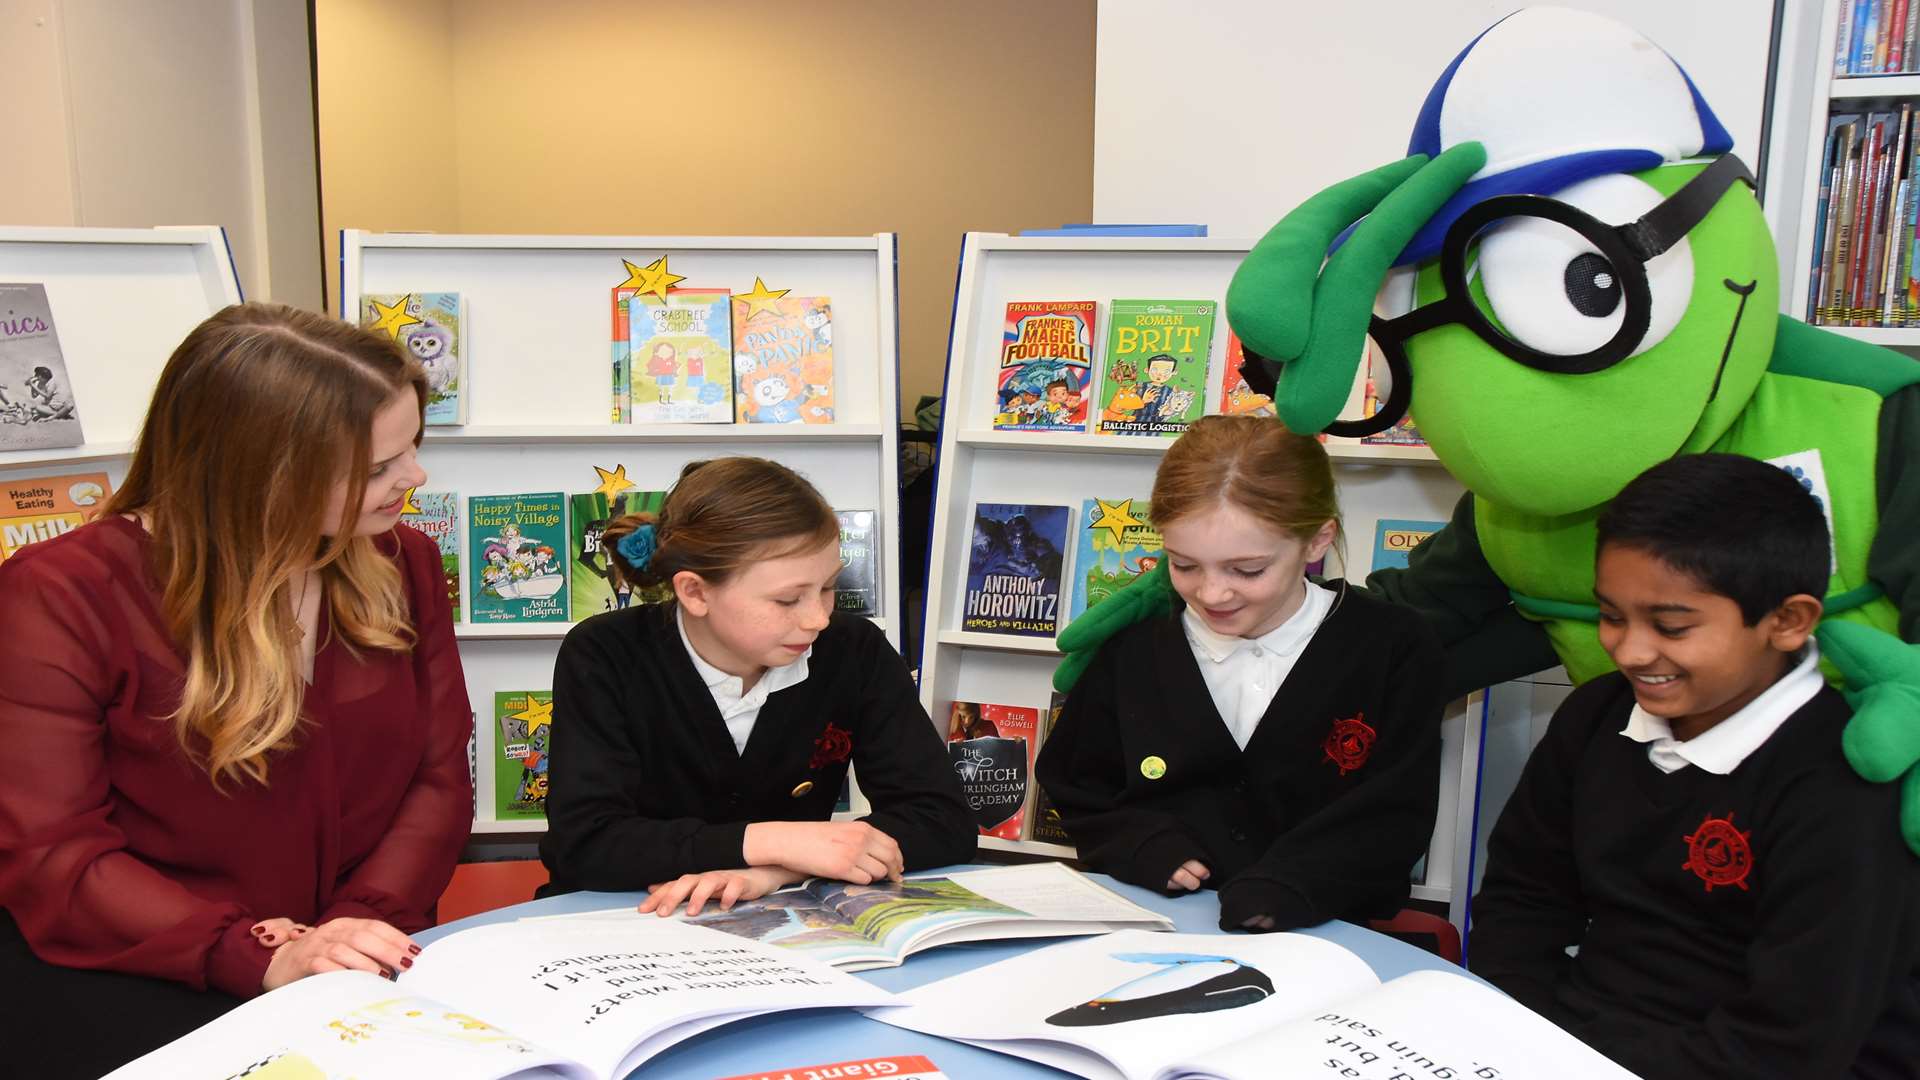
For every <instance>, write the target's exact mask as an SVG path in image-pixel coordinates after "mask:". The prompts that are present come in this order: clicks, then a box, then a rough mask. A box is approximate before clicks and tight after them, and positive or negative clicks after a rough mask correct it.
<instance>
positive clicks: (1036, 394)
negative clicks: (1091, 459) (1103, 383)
mask: <svg viewBox="0 0 1920 1080" xmlns="http://www.w3.org/2000/svg"><path fill="white" fill-rule="evenodd" d="M1098 312H1099V304H1098V303H1096V302H1095V301H1092V300H1015V301H1012V302H1010V303H1009V304H1007V321H1006V325H1005V330H1004V332H1003V333H1002V335H1001V342H1000V377H999V379H998V380H997V385H996V386H995V394H996V396H995V398H994V415H993V426H994V428H995V429H996V430H999V431H1085V430H1087V412H1088V406H1089V402H1088V399H1089V398H1091V397H1092V396H1093V324H1094V320H1095V319H1096V318H1097V317H1098Z"/></svg>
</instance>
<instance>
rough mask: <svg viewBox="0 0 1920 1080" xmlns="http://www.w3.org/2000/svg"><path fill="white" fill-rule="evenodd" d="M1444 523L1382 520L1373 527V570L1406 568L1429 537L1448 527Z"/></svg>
mask: <svg viewBox="0 0 1920 1080" xmlns="http://www.w3.org/2000/svg"><path fill="white" fill-rule="evenodd" d="M1446 524H1447V523H1446V522H1444V521H1415V520H1412V519H1410V518H1381V519H1380V520H1379V521H1378V522H1376V523H1375V524H1374V527H1373V569H1375V570H1382V569H1385V568H1387V567H1389V566H1397V567H1401V568H1405V566H1406V565H1407V556H1409V555H1411V554H1413V549H1414V548H1416V547H1419V546H1420V545H1421V544H1422V543H1424V542H1425V541H1426V539H1427V537H1429V536H1432V535H1433V534H1434V533H1437V532H1439V531H1440V530H1441V529H1442V528H1444V527H1446Z"/></svg>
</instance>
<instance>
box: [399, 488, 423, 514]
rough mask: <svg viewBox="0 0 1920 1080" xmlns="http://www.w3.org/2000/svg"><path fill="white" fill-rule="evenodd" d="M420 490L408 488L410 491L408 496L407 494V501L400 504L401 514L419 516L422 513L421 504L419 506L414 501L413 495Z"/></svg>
mask: <svg viewBox="0 0 1920 1080" xmlns="http://www.w3.org/2000/svg"><path fill="white" fill-rule="evenodd" d="M419 490H420V489H419V488H408V489H407V494H406V499H405V501H403V502H402V503H401V504H400V512H401V513H403V514H418V513H420V504H419V503H417V502H414V501H413V493H414V492H416V491H419Z"/></svg>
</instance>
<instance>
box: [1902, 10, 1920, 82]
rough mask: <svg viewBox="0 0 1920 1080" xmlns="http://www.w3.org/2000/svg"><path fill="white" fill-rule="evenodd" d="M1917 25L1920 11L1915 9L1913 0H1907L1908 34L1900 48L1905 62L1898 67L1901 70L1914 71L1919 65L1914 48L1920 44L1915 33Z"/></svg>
mask: <svg viewBox="0 0 1920 1080" xmlns="http://www.w3.org/2000/svg"><path fill="white" fill-rule="evenodd" d="M1916 26H1920V11H1915V10H1914V8H1913V0H1907V34H1906V40H1905V41H1904V42H1902V43H1901V49H1900V56H1901V58H1902V59H1903V61H1904V64H1903V66H1902V67H1900V68H1898V69H1897V70H1899V71H1902V72H1908V71H1912V70H1913V69H1914V68H1915V67H1916V66H1917V65H1915V63H1914V49H1915V47H1916V46H1920V38H1916V35H1915V34H1914V28H1915V27H1916Z"/></svg>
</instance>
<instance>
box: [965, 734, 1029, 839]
mask: <svg viewBox="0 0 1920 1080" xmlns="http://www.w3.org/2000/svg"><path fill="white" fill-rule="evenodd" d="M1039 734H1040V710H1039V709H1030V708H1026V707H1024V706H1020V705H991V704H987V703H985V702H977V701H956V702H954V703H953V704H952V705H951V706H950V707H949V708H948V710H947V756H948V758H949V759H950V760H951V761H952V763H953V771H954V773H955V774H956V775H957V776H959V778H960V792H961V794H963V795H965V796H966V799H967V807H968V809H970V810H972V811H973V820H974V824H976V825H978V826H979V827H980V835H981V836H995V837H999V838H1000V839H1002V840H1018V839H1020V832H1021V826H1022V824H1023V822H1024V821H1025V819H1026V807H1027V788H1028V786H1029V784H1030V782H1031V779H1032V776H1033V754H1034V740H1035V739H1036V738H1038V736H1039Z"/></svg>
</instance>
